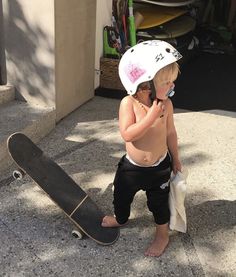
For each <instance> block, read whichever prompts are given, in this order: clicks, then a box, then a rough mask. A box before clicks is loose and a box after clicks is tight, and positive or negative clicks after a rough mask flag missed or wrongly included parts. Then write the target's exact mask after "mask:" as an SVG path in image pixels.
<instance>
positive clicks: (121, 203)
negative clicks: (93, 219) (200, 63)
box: [102, 41, 181, 257]
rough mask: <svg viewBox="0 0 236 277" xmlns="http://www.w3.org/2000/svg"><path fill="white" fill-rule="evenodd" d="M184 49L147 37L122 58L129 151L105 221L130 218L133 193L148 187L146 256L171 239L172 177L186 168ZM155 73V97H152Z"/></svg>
mask: <svg viewBox="0 0 236 277" xmlns="http://www.w3.org/2000/svg"><path fill="white" fill-rule="evenodd" d="M180 58H181V55H180V54H179V53H178V52H177V50H176V49H174V48H173V47H172V46H171V45H170V44H168V43H166V42H164V41H146V42H143V43H140V44H137V45H135V46H134V47H132V48H131V49H129V50H128V51H127V52H126V53H125V54H124V55H123V57H122V59H121V61H120V64H119V74H120V78H121V81H122V83H123V85H124V87H125V88H126V90H127V92H128V93H129V94H130V95H128V96H126V97H124V98H123V99H122V101H121V103H120V110H119V128H120V133H121V136H122V138H123V139H124V141H125V146H126V152H127V154H126V155H124V156H123V157H122V158H121V160H120V162H119V164H118V169H117V172H116V176H115V179H114V201H113V204H114V213H115V216H105V217H104V218H103V222H102V226H103V227H116V226H117V227H118V226H122V225H124V224H126V223H127V221H128V218H129V215H130V205H131V203H132V201H133V198H134V195H135V194H136V192H137V191H139V190H144V191H145V192H146V195H147V205H148V208H149V210H150V211H151V212H152V213H153V216H154V220H155V222H156V224H157V226H156V233H155V238H154V240H153V242H152V243H151V245H150V246H149V248H148V249H147V250H146V252H145V255H147V256H157V257H158V256H160V255H161V254H162V253H163V251H164V250H165V248H166V246H167V244H168V242H169V235H168V222H169V219H170V212H169V206H168V195H169V179H170V174H171V170H173V171H174V173H176V172H177V171H181V163H180V161H179V156H178V149H177V135H176V130H175V126H174V121H173V105H172V102H171V100H170V99H169V98H168V96H169V94H170V92H173V88H174V81H175V80H176V78H177V75H178V72H179V67H178V64H177V63H176V61H177V60H178V59H180ZM152 79H153V83H154V87H155V96H156V97H155V100H154V101H152V100H151V98H150V94H151V89H150V81H151V80H152Z"/></svg>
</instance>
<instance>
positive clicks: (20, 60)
mask: <svg viewBox="0 0 236 277" xmlns="http://www.w3.org/2000/svg"><path fill="white" fill-rule="evenodd" d="M2 3H3V13H4V35H5V47H6V60H7V81H8V83H10V84H12V85H14V86H15V88H16V91H18V92H20V94H19V93H18V94H17V95H18V97H20V95H21V96H22V97H23V98H25V99H27V101H28V102H29V103H33V104H39V105H46V106H52V107H53V106H55V74H54V67H55V62H54V61H55V59H54V56H55V55H54V54H55V53H54V49H55V47H54V0H47V1H41V0H33V1H31V0H12V1H7V0H3V2H2Z"/></svg>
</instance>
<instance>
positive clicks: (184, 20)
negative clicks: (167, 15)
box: [137, 15, 196, 39]
mask: <svg viewBox="0 0 236 277" xmlns="http://www.w3.org/2000/svg"><path fill="white" fill-rule="evenodd" d="M195 26H196V20H194V19H193V18H192V17H190V16H187V15H183V16H180V17H178V18H176V19H174V20H171V21H170V22H167V23H164V24H161V25H159V26H156V27H154V28H151V29H148V30H141V31H138V32H137V36H141V37H142V36H143V37H148V38H150V39H151V38H152V39H167V38H177V37H180V36H183V35H185V34H187V33H189V32H191V31H193V30H194V28H195Z"/></svg>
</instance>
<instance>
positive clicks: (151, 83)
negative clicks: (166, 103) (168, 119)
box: [150, 80, 161, 102]
mask: <svg viewBox="0 0 236 277" xmlns="http://www.w3.org/2000/svg"><path fill="white" fill-rule="evenodd" d="M150 89H151V95H150V98H151V100H152V102H153V101H154V100H155V99H157V100H159V101H161V99H158V98H157V97H156V89H155V86H154V82H153V80H151V81H150Z"/></svg>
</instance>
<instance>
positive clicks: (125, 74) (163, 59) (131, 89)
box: [119, 40, 182, 95]
mask: <svg viewBox="0 0 236 277" xmlns="http://www.w3.org/2000/svg"><path fill="white" fill-rule="evenodd" d="M181 58H182V55H181V54H180V53H179V52H178V51H177V50H176V49H175V48H174V47H173V46H172V45H170V44H169V43H167V42H166V41H162V40H148V41H144V42H141V43H138V44H136V45H135V46H133V47H131V48H130V49H128V50H127V51H126V52H125V53H124V55H123V56H122V58H121V60H120V63H119V76H120V79H121V82H122V84H123V86H124V87H125V89H126V91H127V93H128V94H130V95H133V94H135V93H136V91H137V88H138V85H139V84H141V83H143V82H147V81H151V80H152V79H153V78H154V76H155V75H156V73H157V72H158V71H159V70H160V69H161V68H163V67H165V66H166V65H168V64H171V63H173V62H176V61H178V60H179V59H181Z"/></svg>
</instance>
